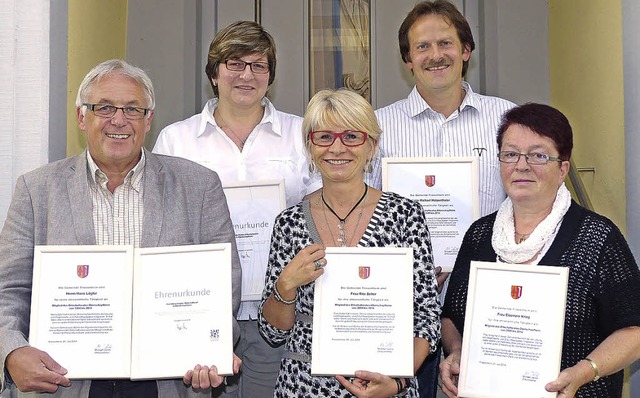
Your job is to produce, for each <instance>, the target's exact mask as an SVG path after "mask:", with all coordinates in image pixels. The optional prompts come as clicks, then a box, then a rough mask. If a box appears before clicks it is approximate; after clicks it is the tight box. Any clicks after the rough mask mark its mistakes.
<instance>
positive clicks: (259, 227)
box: [223, 180, 286, 301]
mask: <svg viewBox="0 0 640 398" xmlns="http://www.w3.org/2000/svg"><path fill="white" fill-rule="evenodd" d="M223 188H224V193H225V196H226V197H227V205H228V206H229V213H231V221H232V222H233V229H234V231H235V234H236V244H237V245H238V255H239V256H240V264H241V265H242V301H251V300H260V299H261V298H262V290H263V288H264V277H265V274H266V272H267V262H268V259H269V246H270V243H271V231H272V230H273V222H274V220H275V218H276V216H277V215H278V214H280V212H281V211H282V210H284V209H285V207H286V201H285V192H284V181H282V180H279V181H278V180H265V181H243V182H238V183H231V184H225V185H224V187H223Z"/></svg>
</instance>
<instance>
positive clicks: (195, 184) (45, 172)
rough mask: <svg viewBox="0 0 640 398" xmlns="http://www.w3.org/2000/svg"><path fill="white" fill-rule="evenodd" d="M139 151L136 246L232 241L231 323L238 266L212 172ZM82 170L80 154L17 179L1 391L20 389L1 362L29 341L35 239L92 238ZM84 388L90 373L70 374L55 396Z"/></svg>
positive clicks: (2, 287)
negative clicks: (142, 159) (139, 207)
mask: <svg viewBox="0 0 640 398" xmlns="http://www.w3.org/2000/svg"><path fill="white" fill-rule="evenodd" d="M145 156H146V163H145V169H144V177H143V184H144V191H143V192H144V197H143V203H144V218H143V226H142V239H141V244H140V245H141V247H160V246H178V245H191V244H205V243H221V242H231V244H232V245H233V250H232V268H233V272H232V278H233V282H232V283H233V303H232V305H233V315H234V322H235V315H236V314H237V312H238V308H239V306H240V288H241V268H240V260H239V258H238V254H237V248H236V241H235V235H234V230H233V225H232V223H231V219H230V217H229V209H228V208H227V202H226V200H225V196H224V192H223V191H222V185H221V183H220V179H219V178H218V175H217V174H216V173H215V172H213V171H211V170H209V169H207V168H205V167H202V166H200V165H198V164H196V163H193V162H191V161H188V160H185V159H181V158H176V157H170V156H163V155H156V154H152V153H150V152H148V151H146V150H145ZM87 170H88V168H87V158H86V153H82V154H81V155H78V156H75V157H71V158H67V159H63V160H60V161H57V162H54V163H51V164H48V165H45V166H43V167H41V168H39V169H37V170H34V171H32V172H29V173H27V174H25V175H23V176H21V177H19V178H18V181H17V183H16V189H15V193H14V195H13V198H12V201H11V205H10V207H9V211H8V213H7V219H6V221H5V223H4V227H3V228H2V232H1V233H0V361H2V370H3V371H2V374H0V383H1V384H0V387H1V389H0V391H2V390H4V389H5V388H7V390H6V391H4V393H3V395H2V396H3V397H9V396H11V397H13V396H16V397H18V396H23V395H24V396H26V394H21V393H19V392H18V390H17V389H16V388H15V385H13V383H11V382H10V381H9V379H8V378H7V377H8V372H7V371H6V369H5V368H4V364H5V360H6V357H7V355H8V354H9V353H10V352H11V351H13V350H15V349H16V348H19V347H23V346H26V345H28V342H27V337H28V335H29V316H30V302H31V283H32V274H33V249H34V246H35V245H95V244H96V240H95V233H94V227H93V216H92V201H91V196H90V192H89V185H88V180H87V178H89V177H88V173H87ZM234 326H235V325H234ZM234 329H236V328H235V327H234ZM54 359H55V358H54ZM170 360H171V358H167V361H170ZM63 365H64V364H63ZM194 365H195V364H194ZM186 371H187V369H185V372H186ZM89 387H90V380H86V381H79V380H74V381H73V382H72V386H71V387H69V388H59V389H58V393H57V394H56V395H55V396H60V397H87V396H88V394H89ZM158 392H159V396H160V397H181V396H185V397H186V396H196V395H197V394H195V393H194V392H193V391H192V390H191V389H190V388H187V387H185V386H184V385H183V383H182V380H159V381H158ZM205 395H209V394H205ZM29 396H33V395H32V394H29Z"/></svg>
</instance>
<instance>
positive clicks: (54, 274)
mask: <svg viewBox="0 0 640 398" xmlns="http://www.w3.org/2000/svg"><path fill="white" fill-rule="evenodd" d="M230 250H231V245H230V244H212V245H194V246H179V247H170V248H147V249H138V250H136V251H135V252H134V249H133V247H131V246H39V247H36V252H35V264H34V279H33V292H32V294H33V297H32V305H31V329H30V336H29V342H30V344H31V345H33V346H35V347H38V348H40V349H42V350H44V351H46V352H47V353H49V354H50V355H51V357H52V358H54V359H55V360H56V361H58V362H59V363H60V364H62V365H63V366H65V367H66V368H67V369H68V370H69V373H68V375H67V377H69V378H72V379H98V378H132V379H162V378H179V377H182V376H183V375H184V374H185V372H186V371H187V370H188V369H191V368H192V367H193V366H194V365H195V364H197V363H201V364H211V363H215V364H216V366H217V368H218V372H219V373H220V374H232V372H233V368H232V358H233V354H232V346H233V335H232V316H231V267H230V264H231V254H230ZM134 257H135V262H134ZM178 264H179V266H177V265H178ZM194 276H197V277H194ZM45 282H46V283H45ZM132 318H133V322H132ZM167 358H171V359H170V360H167Z"/></svg>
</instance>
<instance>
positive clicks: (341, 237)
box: [336, 221, 347, 247]
mask: <svg viewBox="0 0 640 398" xmlns="http://www.w3.org/2000/svg"><path fill="white" fill-rule="evenodd" d="M336 243H337V244H338V246H340V247H344V246H346V245H347V236H346V234H345V233H344V222H342V221H341V222H340V224H338V239H337V240H336Z"/></svg>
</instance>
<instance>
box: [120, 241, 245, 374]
mask: <svg viewBox="0 0 640 398" xmlns="http://www.w3.org/2000/svg"><path fill="white" fill-rule="evenodd" d="M231 306H232V304H231V244H230V243H220V244H208V245H192V246H178V247H164V248H145V249H138V250H136V254H135V262H134V289H133V331H132V350H131V353H132V354H131V379H161V378H181V377H182V376H183V375H184V374H185V372H186V371H187V370H189V369H192V368H193V367H194V366H195V365H196V364H201V365H212V364H213V365H216V367H217V368H218V373H219V374H221V375H231V374H233V367H232V362H233V325H232V321H233V316H232V314H231V313H232V309H231Z"/></svg>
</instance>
